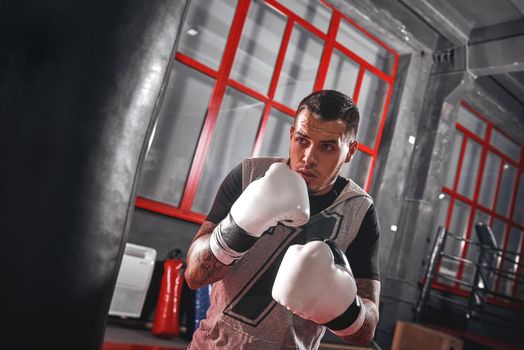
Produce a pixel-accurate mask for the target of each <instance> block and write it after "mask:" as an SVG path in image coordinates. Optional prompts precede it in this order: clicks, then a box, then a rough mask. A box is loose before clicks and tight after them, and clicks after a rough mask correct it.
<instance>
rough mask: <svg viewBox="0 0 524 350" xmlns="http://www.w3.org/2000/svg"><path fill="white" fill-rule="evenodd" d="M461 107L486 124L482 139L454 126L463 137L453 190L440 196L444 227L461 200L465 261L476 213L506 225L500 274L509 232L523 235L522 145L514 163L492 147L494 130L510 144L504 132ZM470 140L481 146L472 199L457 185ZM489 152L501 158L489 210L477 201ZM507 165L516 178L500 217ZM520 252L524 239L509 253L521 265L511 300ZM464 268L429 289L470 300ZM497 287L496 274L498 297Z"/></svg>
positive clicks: (496, 300)
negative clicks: (519, 211)
mask: <svg viewBox="0 0 524 350" xmlns="http://www.w3.org/2000/svg"><path fill="white" fill-rule="evenodd" d="M461 106H462V107H464V108H465V109H467V110H468V111H469V112H471V113H472V114H473V115H474V116H475V117H477V118H480V119H481V120H482V121H483V122H484V123H485V125H486V130H485V132H484V136H483V137H482V136H479V135H478V133H475V132H474V131H472V130H469V129H468V128H467V127H466V126H465V125H463V124H461V123H460V122H458V121H457V123H456V132H457V133H460V134H462V136H463V138H462V143H461V146H460V154H459V156H458V164H457V168H456V169H457V170H456V174H455V178H454V179H453V187H452V188H450V187H447V186H443V187H442V193H443V194H445V195H447V196H449V206H448V208H447V213H446V218H445V227H446V228H449V226H450V223H451V218H452V215H453V213H454V210H455V209H456V203H457V201H460V202H462V203H464V204H466V205H468V206H469V207H470V208H471V210H470V212H469V216H468V224H467V226H466V231H465V232H464V234H465V236H464V237H463V238H464V239H465V241H464V244H463V245H462V246H461V250H460V254H459V257H460V258H461V259H467V255H468V249H472V246H471V244H470V243H469V241H470V240H472V239H473V235H474V234H475V233H474V224H475V222H474V221H475V217H476V216H475V214H476V212H477V211H479V210H481V211H482V212H484V213H487V214H488V215H489V222H486V224H488V225H490V226H491V225H492V224H493V221H494V220H495V219H497V220H500V221H501V222H503V223H504V224H505V228H504V231H503V233H502V240H501V246H500V247H499V248H500V249H501V250H502V251H503V254H504V255H503V256H502V259H499V262H498V266H497V269H498V271H499V272H501V271H502V269H503V268H504V264H506V263H507V261H505V259H504V257H505V256H506V255H507V254H510V253H509V251H508V242H509V240H510V234H511V229H512V228H514V229H517V230H518V231H520V234H521V235H522V236H524V225H523V224H522V223H519V222H516V221H515V220H514V217H515V209H516V203H517V199H518V198H517V195H518V193H519V190H518V189H519V186H524V183H521V182H520V179H521V178H522V175H523V173H524V147H523V146H522V145H518V144H517V143H515V144H517V145H518V147H519V157H518V159H517V160H516V159H514V158H512V157H510V156H509V155H507V154H505V153H504V152H503V151H502V150H500V149H498V148H497V147H495V146H494V145H493V143H492V142H491V141H490V140H491V136H492V133H493V132H494V130H496V131H498V132H500V133H501V134H503V135H504V136H506V137H507V138H508V139H510V140H511V141H513V140H512V139H511V137H509V136H507V135H506V134H505V133H504V132H503V131H501V130H500V129H498V128H497V127H495V126H494V125H493V123H491V122H490V121H488V119H487V118H486V117H485V116H483V115H482V114H480V113H479V112H478V111H476V110H475V109H474V108H473V107H472V106H471V105H469V104H468V103H467V102H465V101H461ZM472 141H474V142H477V143H478V144H480V145H481V147H482V151H481V155H480V162H479V167H478V173H477V176H476V181H475V184H474V193H473V196H472V198H469V197H468V196H465V195H463V194H461V193H459V191H458V184H459V178H460V175H461V172H462V170H463V164H464V163H465V161H466V160H467V159H466V158H467V156H466V146H467V144H468V142H472ZM513 142H514V141H513ZM490 152H491V153H492V154H494V155H496V156H498V157H499V158H500V159H501V162H500V166H499V169H498V174H497V180H496V185H495V186H496V188H495V193H494V198H493V199H492V205H491V206H490V207H487V206H485V205H483V204H482V203H481V202H480V200H479V194H480V189H481V185H482V180H483V176H484V175H485V171H484V169H485V166H486V163H487V158H488V154H489V153H490ZM507 164H509V165H511V166H513V167H514V168H515V169H516V176H515V180H514V182H513V184H512V192H511V196H510V198H511V199H510V203H509V212H508V214H507V215H504V214H501V213H500V212H499V211H497V209H496V206H497V198H498V197H499V193H500V190H501V182H502V177H503V172H504V169H506V168H507ZM521 200H522V198H521ZM456 234H459V235H460V234H461V233H460V232H456ZM513 234H515V233H513ZM523 251H524V237H523V238H522V239H521V240H520V246H519V247H518V252H515V251H511V254H515V253H517V254H518V258H517V262H520V264H519V265H518V267H517V270H516V271H515V281H514V282H513V286H512V288H511V289H512V290H511V293H509V294H510V295H508V296H509V297H511V298H513V300H515V299H517V293H518V288H519V282H520V283H522V281H519V277H521V275H522V273H523V268H522V257H523ZM441 267H442V259H441V260H440V261H439V263H438V265H437V272H440V270H441ZM464 268H465V262H464V260H460V261H459V263H458V270H457V274H456V277H455V279H456V281H455V282H454V284H453V285H447V284H444V283H442V282H443V281H439V279H435V280H434V281H433V284H432V287H433V288H434V289H437V290H441V291H446V292H451V293H453V294H455V295H459V296H463V297H469V294H470V291H469V290H467V288H466V289H464V287H462V285H463V284H464V283H463V282H464V281H463V279H464ZM461 282H462V283H461ZM466 284H467V283H466ZM461 287H462V288H461ZM500 287H501V275H500V274H497V277H496V279H495V283H494V286H493V291H494V292H495V293H499V294H500V293H501V291H500ZM487 301H488V303H491V304H494V305H499V306H505V307H509V308H516V309H519V310H524V308H522V305H517V304H515V303H514V302H513V301H512V300H508V299H506V298H503V297H498V296H496V295H495V296H491V297H489V298H488V300H487Z"/></svg>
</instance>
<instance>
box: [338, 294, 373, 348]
mask: <svg viewBox="0 0 524 350" xmlns="http://www.w3.org/2000/svg"><path fill="white" fill-rule="evenodd" d="M361 299H362V307H363V308H364V312H365V315H366V316H365V317H366V318H365V320H364V324H363V325H362V328H360V329H359V330H358V331H357V332H356V333H355V334H352V335H350V336H347V337H344V338H343V339H344V340H345V341H347V342H349V343H352V344H355V345H366V344H369V343H371V341H372V340H373V338H374V336H375V329H376V328H377V324H378V310H377V306H376V305H375V304H374V303H373V302H372V301H370V300H369V299H366V298H361Z"/></svg>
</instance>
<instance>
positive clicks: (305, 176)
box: [298, 170, 317, 182]
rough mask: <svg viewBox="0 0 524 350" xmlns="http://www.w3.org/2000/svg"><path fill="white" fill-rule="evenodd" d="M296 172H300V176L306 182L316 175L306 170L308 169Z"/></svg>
mask: <svg viewBox="0 0 524 350" xmlns="http://www.w3.org/2000/svg"><path fill="white" fill-rule="evenodd" d="M298 173H299V174H300V176H302V178H303V179H304V180H305V181H306V182H309V181H312V180H314V179H315V178H316V177H317V176H316V175H315V173H313V172H312V171H308V170H299V171H298Z"/></svg>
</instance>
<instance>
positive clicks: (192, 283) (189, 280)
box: [184, 266, 203, 290]
mask: <svg viewBox="0 0 524 350" xmlns="http://www.w3.org/2000/svg"><path fill="white" fill-rule="evenodd" d="M184 279H185V281H186V284H187V286H188V287H189V288H190V289H192V290H197V289H198V288H200V287H202V286H203V284H202V283H200V282H199V281H197V280H196V278H194V276H193V274H192V273H191V269H190V268H189V266H188V267H187V268H186V270H185V271H184Z"/></svg>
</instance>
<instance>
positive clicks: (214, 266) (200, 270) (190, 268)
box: [184, 221, 232, 289]
mask: <svg viewBox="0 0 524 350" xmlns="http://www.w3.org/2000/svg"><path fill="white" fill-rule="evenodd" d="M215 227H216V224H214V223H212V222H209V221H204V222H203V223H202V226H200V229H199V230H198V232H197V234H196V235H195V238H193V242H192V243H191V246H190V247H189V251H188V253H187V268H186V270H185V272H184V277H185V279H186V281H187V284H188V286H189V287H190V288H191V289H197V288H200V287H203V286H206V285H208V284H211V283H213V282H216V281H219V280H221V279H222V278H223V277H224V276H225V275H226V274H227V273H228V272H229V271H230V270H231V268H232V266H226V265H224V264H222V263H221V262H220V261H218V260H217V259H216V258H215V256H214V255H213V253H212V252H211V250H210V248H209V237H210V235H211V232H213V229H214V228H215Z"/></svg>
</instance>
